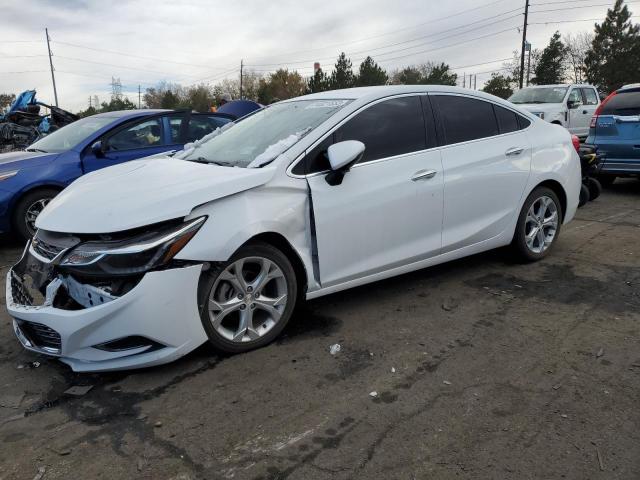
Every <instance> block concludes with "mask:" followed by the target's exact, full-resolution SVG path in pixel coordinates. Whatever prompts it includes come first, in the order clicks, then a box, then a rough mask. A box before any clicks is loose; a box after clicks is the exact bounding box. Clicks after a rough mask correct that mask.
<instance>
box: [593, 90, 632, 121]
mask: <svg viewBox="0 0 640 480" xmlns="http://www.w3.org/2000/svg"><path fill="white" fill-rule="evenodd" d="M601 115H619V116H621V117H624V116H627V115H640V91H636V92H621V93H617V94H616V95H614V96H613V97H611V98H610V99H609V101H608V102H607V103H605V104H604V107H602V113H601Z"/></svg>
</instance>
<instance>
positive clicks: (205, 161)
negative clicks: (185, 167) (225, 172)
mask: <svg viewBox="0 0 640 480" xmlns="http://www.w3.org/2000/svg"><path fill="white" fill-rule="evenodd" d="M189 161H190V162H196V163H213V164H214V165H220V166H221V167H230V166H232V165H231V163H230V162H219V161H216V160H209V159H208V158H204V157H198V158H192V159H189Z"/></svg>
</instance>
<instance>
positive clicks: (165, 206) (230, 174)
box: [36, 157, 275, 233]
mask: <svg viewBox="0 0 640 480" xmlns="http://www.w3.org/2000/svg"><path fill="white" fill-rule="evenodd" d="M274 172H275V169H274V168H257V169H253V168H251V169H248V168H232V167H221V166H216V165H206V164H202V163H195V162H188V161H186V160H179V159H176V158H170V157H161V158H158V157H155V158H148V159H142V160H138V161H133V162H127V163H124V164H121V165H116V166H114V167H109V168H105V169H102V170H98V171H97V172H93V173H90V174H88V175H85V176H83V177H80V178H79V179H78V180H76V181H75V182H73V183H72V184H71V185H69V187H67V188H66V189H65V190H63V191H62V193H60V195H58V196H57V197H55V198H54V199H53V200H52V201H51V202H50V203H49V205H47V207H46V208H45V209H44V210H43V211H42V213H41V214H40V215H39V216H38V219H37V221H36V226H37V227H38V228H41V229H44V230H50V231H54V232H67V233H112V232H119V231H123V230H129V229H131V228H136V227H142V226H144V225H150V224H153V223H157V222H162V221H165V220H171V219H174V218H180V217H184V216H186V215H188V214H189V213H190V212H191V210H192V209H193V208H194V207H196V206H198V205H202V204H203V203H207V202H210V201H212V200H216V199H219V198H222V197H226V196H229V195H233V194H234V193H238V192H241V191H244V190H248V189H250V188H254V187H257V186H259V185H263V184H264V183H266V182H268V181H269V180H270V179H271V178H272V177H273V175H274Z"/></svg>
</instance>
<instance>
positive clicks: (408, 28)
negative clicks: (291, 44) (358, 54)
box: [255, 0, 506, 59]
mask: <svg viewBox="0 0 640 480" xmlns="http://www.w3.org/2000/svg"><path fill="white" fill-rule="evenodd" d="M503 1H506V0H496V1H494V2H490V3H486V4H484V5H478V6H476V7H473V8H469V9H467V10H462V11H460V12H457V13H453V14H451V15H447V16H446V17H439V18H434V19H431V20H427V21H426V22H422V23H419V24H417V25H412V26H410V27H404V28H400V29H396V30H391V31H388V32H385V33H380V34H378V35H373V36H371V37H364V38H359V39H357V40H351V41H349V42H341V43H334V44H331V45H325V46H323V47H317V48H313V49H305V50H296V51H292V52H285V53H282V54H278V55H271V56H266V57H255V58H256V59H261V58H273V57H274V56H275V57H284V56H288V55H295V54H297V53H309V52H317V51H322V50H328V49H330V48H336V47H344V46H346V45H352V44H354V43H361V42H366V41H368V40H374V39H376V38H381V37H386V36H389V35H394V34H396V33H398V32H403V31H406V30H413V29H416V28H419V27H422V26H424V25H429V24H432V23H435V22H440V21H442V20H448V19H450V18H454V17H458V16H460V15H464V14H465V13H469V12H473V11H476V10H480V9H482V8H486V7H490V6H492V5H496V4H498V3H502V2H503Z"/></svg>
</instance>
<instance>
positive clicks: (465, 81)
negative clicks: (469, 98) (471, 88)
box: [462, 72, 467, 88]
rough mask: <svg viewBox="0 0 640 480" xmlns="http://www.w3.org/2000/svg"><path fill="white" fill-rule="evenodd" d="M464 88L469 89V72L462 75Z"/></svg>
mask: <svg viewBox="0 0 640 480" xmlns="http://www.w3.org/2000/svg"><path fill="white" fill-rule="evenodd" d="M462 88H467V72H463V73H462Z"/></svg>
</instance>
